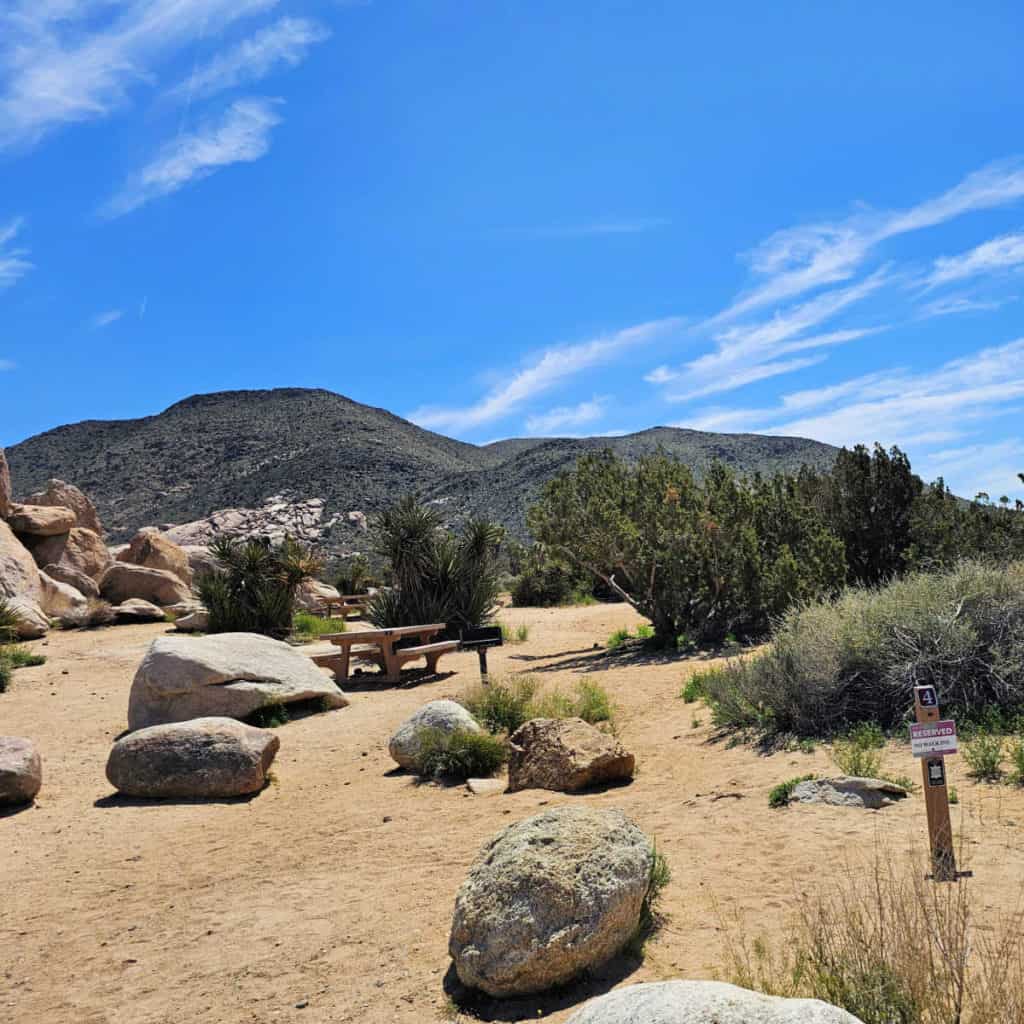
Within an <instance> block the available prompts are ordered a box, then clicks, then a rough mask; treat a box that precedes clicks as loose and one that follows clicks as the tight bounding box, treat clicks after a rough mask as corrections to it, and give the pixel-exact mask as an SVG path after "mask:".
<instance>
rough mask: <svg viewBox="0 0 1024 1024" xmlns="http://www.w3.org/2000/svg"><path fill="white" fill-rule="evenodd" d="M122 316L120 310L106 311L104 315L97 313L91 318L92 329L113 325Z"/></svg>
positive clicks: (122, 313) (122, 311)
mask: <svg viewBox="0 0 1024 1024" xmlns="http://www.w3.org/2000/svg"><path fill="white" fill-rule="evenodd" d="M122 316H124V310H121V309H108V310H107V311H106V312H105V313H97V314H96V315H95V316H94V317H93V318H92V325H93V327H96V328H99V327H108V326H110V324H112V323H115V322H116V321H118V320H120V319H121V317H122Z"/></svg>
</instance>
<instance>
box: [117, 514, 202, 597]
mask: <svg viewBox="0 0 1024 1024" xmlns="http://www.w3.org/2000/svg"><path fill="white" fill-rule="evenodd" d="M117 560H118V561H119V562H130V563H131V564H133V565H142V566H145V567H146V568H147V569H161V570H163V571H164V572H169V573H172V574H173V575H174V576H177V577H178V579H179V580H181V582H182V583H184V584H185V586H187V587H191V586H192V567H191V565H190V564H189V558H188V555H187V554H186V553H185V552H184V551H183V550H182V549H181V548H180V547H178V545H177V544H175V543H174V542H173V541H170V540H168V539H167V538H166V537H164V536H163V535H162V534H161V533H160V531H159V530H155V529H152V528H148V529H145V530H139V532H138V533H137V534H135V536H134V537H132V539H131V542H130V543H129V544H128V547H127V548H126V549H125V550H124V551H122V552H121V553H120V554H119V555H118V556H117Z"/></svg>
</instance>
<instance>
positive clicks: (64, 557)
mask: <svg viewBox="0 0 1024 1024" xmlns="http://www.w3.org/2000/svg"><path fill="white" fill-rule="evenodd" d="M28 548H29V550H30V551H31V552H32V557H33V558H34V559H35V561H36V565H38V566H40V567H42V566H46V565H50V564H51V563H53V564H56V565H62V566H67V567H68V568H69V569H74V570H76V571H77V572H80V573H83V574H84V575H86V576H88V577H89V578H90V579H91V580H94V581H95V582H96V583H99V581H100V579H101V577H102V576H103V574H104V573H105V572H106V571H107V567H108V566H109V565H110V564H111V562H112V561H113V559H112V558H111V557H110V552H109V551H107V546H106V544H104V543H103V540H102V539H101V538H100V536H99V534H97V533H93V531H92V530H87V529H85V528H84V527H81V526H75V527H72V529H70V530H69V531H68V532H67V533H63V534H60V535H59V536H56V537H37V538H30V539H29V540H28Z"/></svg>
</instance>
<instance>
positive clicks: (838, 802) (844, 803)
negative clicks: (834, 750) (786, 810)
mask: <svg viewBox="0 0 1024 1024" xmlns="http://www.w3.org/2000/svg"><path fill="white" fill-rule="evenodd" d="M906 796H907V791H906V790H905V789H904V788H903V787H902V786H897V785H895V784H894V783H892V782H886V781H885V780H884V779H866V778H860V777H859V776H856V775H840V776H838V777H837V778H834V779H808V780H807V781H805V782H801V783H800V784H799V785H798V786H797V787H796V788H795V789H794V790H793V792H792V794H791V795H790V798H789V802H790V803H801V804H831V805H832V806H834V807H866V808H868V809H869V810H878V809H879V808H881V807H888V806H889V805H890V804H893V803H895V802H896V801H897V800H902V799H904V798H905V797H906Z"/></svg>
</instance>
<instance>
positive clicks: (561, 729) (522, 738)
mask: <svg viewBox="0 0 1024 1024" xmlns="http://www.w3.org/2000/svg"><path fill="white" fill-rule="evenodd" d="M635 768H636V759H635V758H634V756H633V755H632V754H631V753H629V751H627V750H626V749H625V747H623V746H622V744H621V743H619V741H618V740H617V739H616V738H615V737H614V736H609V735H608V734H607V733H603V732H601V730H600V729H595V728H594V726H592V725H590V724H589V723H588V722H585V721H583V719H582V718H562V719H558V718H534V719H532V720H530V721H529V722H524V723H523V724H522V725H521V726H520V727H519V728H518V729H517V730H516V731H515V732H514V733H513V734H512V736H511V738H510V740H509V761H508V790H509V792H510V793H515V792H516V791H517V790H520V789H551V790H555V791H557V792H561V793H575V792H577V791H578V790H581V789H586V788H587V787H588V786H595V785H599V784H600V783H605V782H623V781H626V780H628V779H631V778H633V772H634V770H635Z"/></svg>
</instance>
